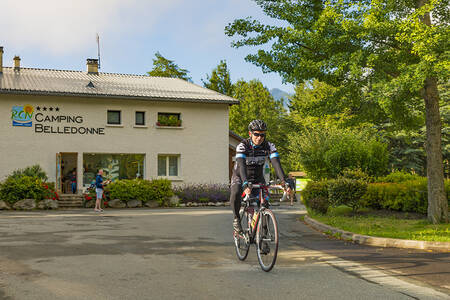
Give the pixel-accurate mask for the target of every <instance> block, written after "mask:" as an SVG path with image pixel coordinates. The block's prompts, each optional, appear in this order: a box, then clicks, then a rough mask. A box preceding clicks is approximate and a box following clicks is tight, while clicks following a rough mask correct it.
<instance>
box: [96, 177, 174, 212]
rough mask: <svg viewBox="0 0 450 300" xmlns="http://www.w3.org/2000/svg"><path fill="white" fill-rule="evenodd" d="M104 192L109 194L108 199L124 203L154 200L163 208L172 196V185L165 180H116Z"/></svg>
mask: <svg viewBox="0 0 450 300" xmlns="http://www.w3.org/2000/svg"><path fill="white" fill-rule="evenodd" d="M105 190H106V191H108V192H109V195H110V199H120V200H122V201H125V202H128V201H130V200H140V201H142V202H147V201H150V200H154V201H157V202H158V203H159V204H160V205H163V206H164V205H168V203H169V198H170V197H171V196H172V195H173V191H172V183H171V182H170V181H169V180H167V179H154V180H151V181H150V180H144V179H131V180H129V179H123V180H117V181H114V182H112V183H110V184H109V185H108V186H106V188H105Z"/></svg>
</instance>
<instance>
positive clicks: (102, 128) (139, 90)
mask: <svg viewBox="0 0 450 300" xmlns="http://www.w3.org/2000/svg"><path fill="white" fill-rule="evenodd" d="M2 54H3V48H2V47H0V153H1V156H0V180H3V179H4V178H5V176H7V175H9V174H10V173H11V172H12V171H13V170H16V169H19V168H24V167H27V166H31V165H34V164H39V165H41V167H43V168H44V170H45V171H46V172H47V174H48V175H49V180H50V181H55V182H56V183H57V188H58V189H59V190H60V191H62V192H66V191H67V190H68V189H67V186H66V184H65V182H66V181H65V178H66V176H67V175H68V174H69V173H70V172H71V171H72V170H75V171H76V176H77V186H78V189H79V190H80V189H81V188H82V187H86V186H88V185H89V184H90V183H91V181H92V180H93V179H94V176H95V174H96V172H97V170H98V169H99V168H102V169H104V170H105V171H106V172H105V173H106V177H109V178H111V179H123V178H129V179H130V178H136V177H142V178H146V179H151V178H157V177H163V178H168V179H170V180H171V181H172V182H173V183H174V184H180V183H227V182H228V177H229V174H228V170H229V165H228V159H229V156H228V148H229V131H228V108H229V106H230V105H232V104H238V100H235V99H233V98H230V97H228V96H225V95H222V94H219V93H217V92H215V91H211V90H208V89H205V88H203V87H200V86H197V85H195V84H192V83H189V82H186V81H184V80H181V79H174V78H161V77H149V76H139V75H124V74H110V73H99V72H98V65H97V60H95V59H88V60H87V68H88V72H81V71H63V70H46V69H34V68H22V67H20V59H19V58H18V57H17V58H15V66H14V67H3V63H2Z"/></svg>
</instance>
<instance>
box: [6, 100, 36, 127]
mask: <svg viewBox="0 0 450 300" xmlns="http://www.w3.org/2000/svg"><path fill="white" fill-rule="evenodd" d="M33 112H34V108H33V106H31V105H28V104H27V105H24V106H13V107H12V110H11V119H12V125H13V126H22V127H31V126H32V125H33V121H32V120H31V118H32V117H33Z"/></svg>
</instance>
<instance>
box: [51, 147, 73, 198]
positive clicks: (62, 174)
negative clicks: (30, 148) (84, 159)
mask: <svg viewBox="0 0 450 300" xmlns="http://www.w3.org/2000/svg"><path fill="white" fill-rule="evenodd" d="M77 163H78V153H76V152H61V153H57V154H56V190H57V191H58V192H59V193H61V194H76V193H77V182H78V178H77ZM73 182H75V184H74V188H72V183H73Z"/></svg>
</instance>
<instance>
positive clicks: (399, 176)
mask: <svg viewBox="0 0 450 300" xmlns="http://www.w3.org/2000/svg"><path fill="white" fill-rule="evenodd" d="M420 178H424V177H420V176H419V175H417V174H411V173H408V172H405V171H396V172H392V173H391V174H389V175H386V176H384V177H379V178H377V182H405V181H408V180H416V179H420Z"/></svg>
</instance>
